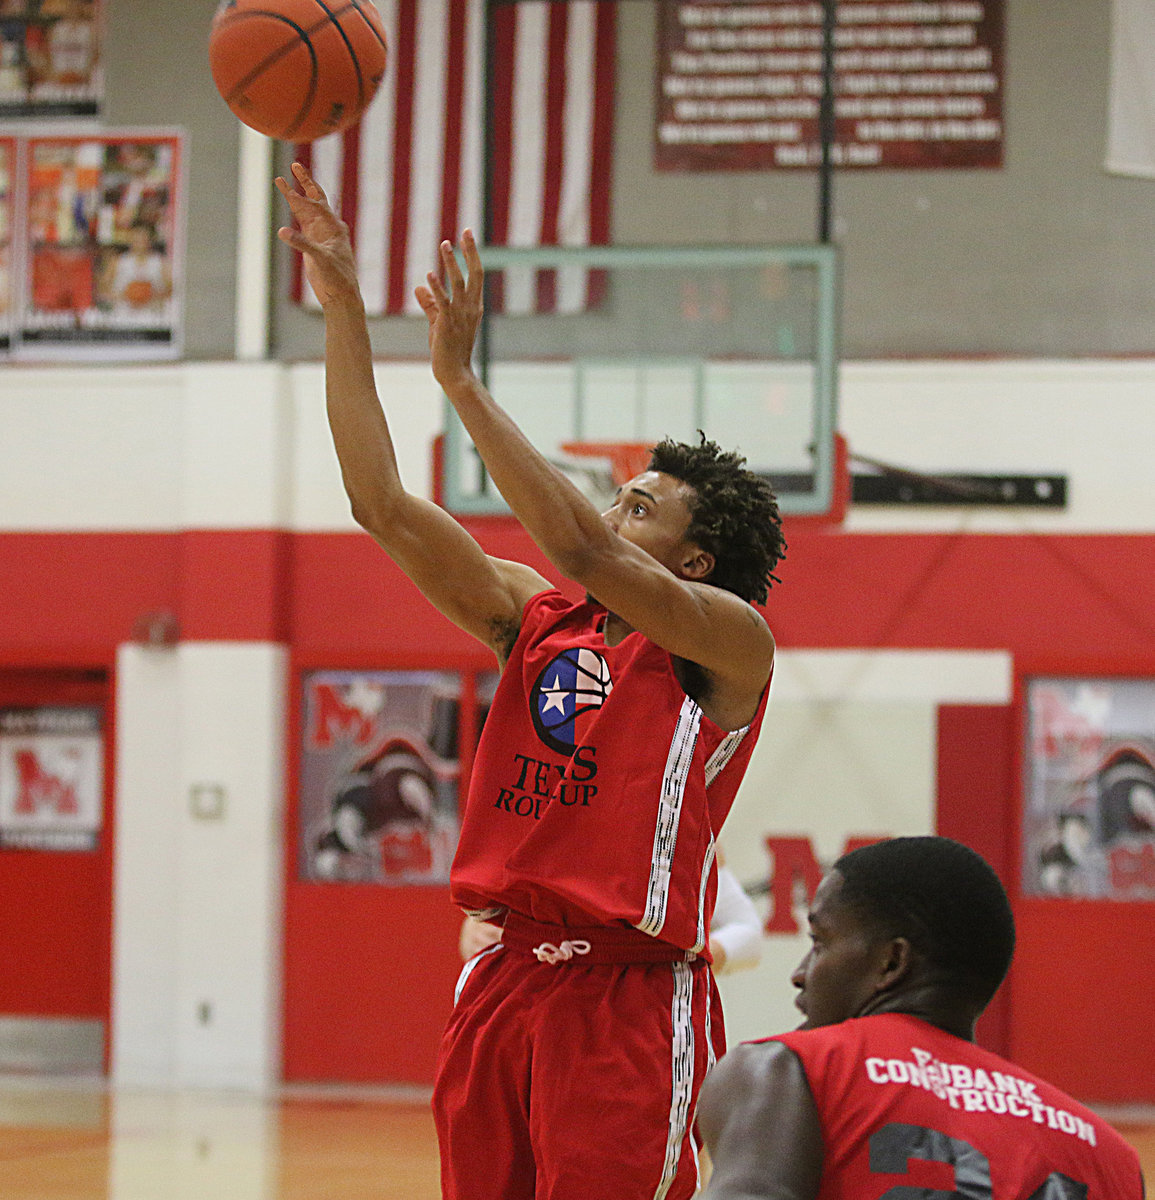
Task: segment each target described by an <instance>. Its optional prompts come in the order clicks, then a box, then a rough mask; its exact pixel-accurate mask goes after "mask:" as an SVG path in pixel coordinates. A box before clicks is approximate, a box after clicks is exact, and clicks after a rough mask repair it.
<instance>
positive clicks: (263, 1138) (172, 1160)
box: [0, 1075, 1155, 1200]
mask: <svg viewBox="0 0 1155 1200" xmlns="http://www.w3.org/2000/svg"><path fill="white" fill-rule="evenodd" d="M1106 1115H1108V1116H1109V1118H1110V1119H1111V1120H1112V1121H1113V1122H1114V1123H1115V1124H1116V1125H1117V1126H1118V1128H1119V1129H1120V1130H1121V1131H1122V1132H1123V1134H1124V1136H1125V1137H1126V1138H1127V1139H1128V1140H1129V1141H1130V1142H1131V1143H1132V1144H1133V1145H1134V1146H1135V1147H1136V1149H1138V1151H1139V1154H1140V1157H1141V1158H1142V1160H1143V1169H1144V1173H1145V1175H1146V1177H1147V1179H1148V1180H1155V1109H1147V1108H1142V1109H1140V1108H1136V1109H1131V1110H1125V1109H1119V1110H1115V1111H1113V1112H1109V1113H1107V1114H1106ZM438 1196H439V1190H438V1185H437V1147H436V1141H435V1138H434V1133H433V1121H432V1118H431V1117H430V1115H429V1107H428V1100H427V1097H425V1096H423V1095H420V1094H417V1093H406V1092H390V1091H385V1090H377V1089H372V1090H371V1089H321V1088H295V1087H287V1088H284V1089H282V1090H281V1091H280V1092H279V1093H277V1094H276V1095H275V1096H272V1097H258V1096H252V1095H247V1094H241V1093H228V1092H192V1091H182V1092H143V1091H128V1090H113V1089H109V1088H107V1087H106V1086H105V1085H104V1083H103V1081H99V1080H89V1081H85V1080H68V1079H60V1078H54V1077H46V1076H20V1075H9V1076H0V1197H2V1198H3V1200H205V1198H206V1197H213V1198H214V1200H215V1198H219V1200H438ZM1104 1200H1106V1198H1104Z"/></svg>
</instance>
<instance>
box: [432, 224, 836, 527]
mask: <svg viewBox="0 0 1155 1200" xmlns="http://www.w3.org/2000/svg"><path fill="white" fill-rule="evenodd" d="M482 262H483V263H484V264H485V267H486V272H487V279H486V284H487V290H486V309H487V315H486V319H485V325H484V328H483V331H482V336H481V338H480V339H479V359H480V361H479V367H480V369H481V371H482V372H483V378H485V380H486V382H487V384H488V386H489V387H490V389H491V390H492V392H493V393H494V395H495V397H496V398H497V399H498V401H499V403H501V405H502V406H503V407H504V408H505V409H506V410H507V411H508V412H509V413H510V414H511V415H512V416H513V418H514V419H515V420H516V421H517V422H518V424H519V425H520V426H521V428H522V429H523V430H524V431H525V432H526V434H527V435H528V436H529V438H530V440H531V441H532V442H533V443H534V445H535V446H537V447H538V449H540V450H541V451H542V452H543V453H544V454H545V455H546V456H547V457H549V458H550V459H551V460H553V461H555V462H557V463H558V464H559V465H561V466H563V467H564V468H565V469H566V470H567V471H569V472H571V473H572V474H573V476H574V478H575V480H576V481H578V482H579V483H585V484H588V485H589V488H590V489H592V491H593V492H594V493H598V492H599V491H600V492H604V484H603V486H601V487H599V486H598V480H599V472H600V476H601V477H608V476H609V475H611V474H612V473H613V472H612V470H611V465H610V462H609V455H608V454H607V456H606V457H605V459H604V460H603V461H602V462H601V463H600V464H599V463H597V461H596V459H597V453H596V444H598V443H601V444H606V445H610V446H630V445H633V446H638V445H648V444H652V443H654V442H656V441H659V440H661V439H662V438H663V437H666V436H670V437H674V438H676V439H678V440H681V441H693V440H696V437H697V431H698V430H702V431H703V432H704V433H705V434H706V436H707V437H710V438H712V439H713V440H715V441H717V442H719V443H720V444H721V445H723V446H724V447H725V448H727V449H737V450H739V451H741V452H742V453H743V454H744V455H745V456H746V459H747V461H748V464H749V466H750V467H751V468H752V469H754V470H756V471H758V472H759V473H760V474H763V475H765V476H767V477H768V478H769V479H771V481H772V482H773V484H774V486H775V488H776V490H777V492H778V495H779V502H780V505H781V508H782V511H783V512H784V513H788V514H797V515H803V514H815V513H824V512H827V511H828V510H829V509H830V507H831V504H832V500H833V494H834V473H835V472H834V462H833V459H834V453H833V444H834V427H835V411H836V378H837V319H836V318H837V297H836V291H837V279H836V258H835V251H834V249H833V248H832V247H830V246H725V247H680V248H674V247H646V248H640V247H639V248H631V247H620V246H595V247H583V248H580V249H579V248H568V247H556V246H555V247H540V248H533V249H511V248H505V247H502V248H497V247H486V248H483V249H482ZM591 444H593V447H592V448H591ZM575 445H576V446H578V447H580V449H578V450H576V451H575V449H574V447H575ZM567 447H568V449H567ZM591 468H592V469H591ZM444 469H445V477H444V502H445V504H446V507H447V508H449V509H450V511H453V512H457V513H461V514H482V513H499V512H503V511H506V510H505V506H504V502H503V501H502V499H501V497H500V495H499V494H498V493H497V491H496V489H495V488H494V487H493V485H492V483H491V481H490V480H489V479H488V477H487V475H486V473H485V470H484V467H483V465H482V464H481V462H480V459H479V458H478V456H477V453H476V451H475V450H474V448H473V445H472V443H471V442H470V441H469V438H468V436H467V435H466V433H465V431H464V428H463V427H462V425H461V423H460V421H459V420H458V419H457V416H456V414H455V413H454V412H453V410H452V408H450V407H449V406H448V405H447V406H446V438H445V463H444ZM587 490H589V489H587ZM595 498H597V499H599V500H600V499H603V498H604V497H603V496H602V495H595Z"/></svg>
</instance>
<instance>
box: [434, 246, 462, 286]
mask: <svg viewBox="0 0 1155 1200" xmlns="http://www.w3.org/2000/svg"><path fill="white" fill-rule="evenodd" d="M440 249H441V265H442V267H443V268H444V269H445V278H446V279H447V280H448V281H449V288H448V291H449V293H450V294H451V295H453V296H455V297H460V296H461V293H462V292H463V291H464V290H465V279H464V277H463V276H462V274H461V267H460V266H459V265H458V262H457V255H456V254H454V253H453V243H452V242H449V241H445V242H442V243H441V247H440Z"/></svg>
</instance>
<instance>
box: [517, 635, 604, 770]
mask: <svg viewBox="0 0 1155 1200" xmlns="http://www.w3.org/2000/svg"><path fill="white" fill-rule="evenodd" d="M613 686H614V684H613V680H612V679H611V678H610V667H609V663H607V662H606V660H605V659H604V658H602V656H601V655H600V654H598V653H596V652H595V651H593V650H584V649H579V648H577V647H572V648H571V649H569V650H563V651H562V652H561V654H559V655H558V656H557V657H556V658H555V659H553V660H552V661H551V662H550V663H549V664H548V665H547V666H546V668H545V670H544V671H542V673H541V674H540V675H539V676H538V677H537V682H536V683H535V684H534V685H533V690H532V692H531V693H530V697H529V707H530V712H531V714H532V715H533V727H534V729H535V730H536V731H537V736H538V737H539V738H541V740H542V741H543V742H544V743H545V744H546V745H547V746H548V747H549V748H550V749H551V750H556V751H557V752H558V753H559V754H564V755H565V756H566V757H567V758H568V757H569V756H570V755H572V754H573V752H574V750H575V749H576V747H577V745H578V742H579V741H581V740H582V738H583V737H584V734H585V731H586V729H587V728H588V727H589V726H590V725H591V724H593V721H594V718H595V717H596V716H597V712H598V709H600V708H601V706H602V705H603V704H604V703H605V702H606V697H607V696H609V694H610V692H611V691H612V690H613Z"/></svg>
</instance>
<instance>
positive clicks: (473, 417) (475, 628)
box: [277, 164, 785, 1200]
mask: <svg viewBox="0 0 1155 1200" xmlns="http://www.w3.org/2000/svg"><path fill="white" fill-rule="evenodd" d="M293 176H294V184H290V183H289V182H287V181H286V180H284V179H278V180H277V187H278V189H279V190H280V192H281V194H282V195H283V196H284V198H285V200H286V201H287V203H288V205H289V208H290V211H291V212H292V215H293V217H294V218H295V221H296V226H297V228H295V229H290V228H284V229H281V230H280V233H279V236H280V237H281V239H282V240H283V241H285V242H286V243H287V244H288V245H289V246H291V247H292V248H293V249H294V250H296V251H298V252H300V253H301V254H302V255H304V260H305V269H306V272H307V274H308V278H309V282H310V284H311V285H312V287H313V291H314V292H315V294H316V296H317V299H318V300H319V301H320V303H321V306H322V309H323V311H324V314H325V363H326V398H327V407H328V416H329V423H330V428H331V430H332V435H333V440H334V443H335V446H336V449H337V456H338V458H339V460H340V464H341V472H342V476H343V479H344V483H345V488H346V491H347V492H348V495H349V498H350V501H351V503H352V509H353V514H354V517H355V518H356V520H357V521H358V522H359V523H360V524H361V525H362V526H363V527H364V528H365V529H366V530H367V531H368V532H369V533H371V534H372V535H373V537H374V538H375V539H376V540H377V542H378V543H379V544H380V545H381V546H382V548H383V549H384V550H385V551H386V553H388V554H389V556H390V557H391V558H392V559H393V561H394V562H395V563H396V564H397V565H398V566H399V567H400V568H401V570H402V571H404V572H405V573H406V574H407V575H408V576H409V578H410V579H412V580H413V582H414V583H415V584H416V585H417V587H418V588H419V589H420V590H421V591H422V592H423V593H424V594H425V596H426V597H427V598H428V599H429V600H430V601H431V602H432V603H433V604H434V605H435V606H436V607H437V608H438V609H439V610H440V611H441V612H442V613H444V614H445V615H446V616H447V617H448V618H449V619H450V620H452V621H454V622H455V623H456V624H457V625H459V626H460V627H461V628H462V629H464V630H466V631H467V632H469V633H471V634H472V635H473V636H474V637H476V638H477V639H478V640H479V641H481V642H482V643H484V644H485V645H486V646H488V647H489V648H490V649H491V650H492V651H493V652H494V654H495V655H496V656H497V659H498V662H499V663H500V665H501V668H502V677H501V681H500V684H499V686H498V689H497V693H496V696H495V697H494V701H493V705H492V707H491V709H490V713H489V716H488V718H487V720H486V724H485V729H484V732H483V735H482V738H481V742H480V745H479V747H478V750H477V755H476V760H475V764H474V768H473V776H472V779H471V781H470V787H469V796H468V799H467V801H466V805H465V810H464V813H463V816H462V827H461V837H460V842H459V846H458V850H457V855H456V858H455V860H454V865H453V871H452V879H451V891H452V896H453V899H454V901H455V902H456V903H457V904H459V905H460V906H461V907H462V908H463V909H464V910H465V911H466V912H468V913H471V914H473V915H475V916H478V917H480V918H483V919H489V920H495V921H497V922H499V923H501V924H502V926H503V932H502V938H501V941H500V942H499V943H498V944H496V945H495V946H491V947H489V948H488V949H486V950H484V951H482V952H481V953H479V954H477V955H475V956H474V957H473V958H471V959H470V960H469V962H467V963H466V965H465V968H464V970H463V972H462V976H461V979H460V981H459V984H458V995H457V1001H456V1005H455V1008H454V1012H453V1015H452V1017H451V1019H450V1022H449V1026H448V1028H447V1030H446V1033H445V1037H444V1040H443V1043H442V1048H441V1053H440V1057H439V1062H438V1076H437V1082H436V1087H435V1091H434V1100H433V1107H434V1115H435V1118H436V1123H437V1129H438V1138H439V1142H440V1148H441V1163H442V1189H443V1194H444V1196H445V1197H447V1198H448V1200H534V1198H536V1200H544V1198H545V1197H549V1198H550V1200H643V1198H644V1200H653V1198H658V1200H661V1198H663V1197H670V1198H672V1200H685V1198H688V1197H689V1196H691V1195H692V1194H693V1192H694V1191H695V1188H696V1186H697V1183H698V1179H697V1159H696V1155H695V1152H694V1145H693V1141H692V1136H691V1132H690V1130H691V1123H692V1120H693V1115H694V1107H695V1103H696V1098H697V1093H698V1088H699V1086H700V1084H701V1081H702V1078H703V1077H704V1075H705V1073H706V1071H707V1069H708V1068H709V1067H710V1065H711V1064H712V1063H713V1061H714V1059H715V1057H716V1055H717V1054H718V1053H719V1052H720V1051H721V1049H722V1027H721V1009H720V1006H719V1004H718V998H717V992H716V989H715V987H714V982H713V977H712V974H711V971H710V969H709V946H708V933H707V931H708V928H709V924H710V916H711V912H712V909H713V906H714V898H715V893H716V870H715V866H714V857H715V846H716V843H715V839H716V837H717V834H718V831H719V829H720V828H721V825H722V822H723V820H724V819H725V817H726V814H727V812H728V811H729V808H730V805H731V803H732V801H733V798H734V793H735V791H736V790H737V787H738V784H739V782H740V781H741V778H742V775H743V773H744V772H745V769H746V766H747V763H748V762H749V758H750V754H751V751H752V749H753V746H754V742H755V739H756V737H757V735H758V731H759V728H760V726H761V723H762V719H763V714H764V712H765V708H766V700H767V695H768V688H769V683H770V675H771V670H772V668H773V662H774V639H773V637H772V636H771V633H770V630H769V628H768V626H767V624H766V622H765V620H764V619H763V617H762V616H761V614H760V613H759V612H758V611H757V610H756V609H755V608H754V604H756V603H761V602H763V601H764V600H765V598H766V595H767V590H768V587H769V580H770V578H772V576H771V572H772V571H773V569H774V566H775V564H776V563H777V562H778V560H779V559H780V558H781V556H782V554H783V551H784V549H785V543H784V542H783V538H782V529H781V523H780V520H779V515H778V507H777V503H776V500H775V498H774V494H773V492H772V491H771V490H770V488H769V486H768V485H767V484H766V483H765V482H764V481H763V480H761V479H759V478H758V477H757V476H755V475H754V474H752V473H751V472H749V471H747V470H746V469H745V467H744V460H743V459H741V458H740V457H739V456H737V455H736V454H732V453H726V452H723V451H722V450H720V449H719V448H718V447H717V446H716V445H714V444H713V443H711V442H707V441H706V440H705V439H704V438H703V439H702V443H701V444H700V445H682V444H677V443H674V442H670V441H665V442H662V443H660V444H659V445H657V446H656V447H654V450H653V453H652V458H651V461H650V464H649V469H647V470H646V471H644V472H643V473H642V474H640V475H638V476H637V477H636V478H634V479H632V480H630V481H629V482H628V483H626V484H625V486H624V487H622V488H621V489H620V491H619V493H618V495H617V497H616V499H615V500H614V502H613V504H612V505H611V507H610V508H609V509H608V510H607V511H606V512H604V513H599V512H598V511H597V510H596V508H595V507H594V506H593V505H592V504H591V503H590V502H589V501H588V500H587V499H586V497H585V496H583V495H582V494H581V492H580V491H579V490H578V489H577V488H576V487H575V486H574V485H573V484H572V483H571V481H570V480H569V479H568V478H566V476H565V475H564V474H563V473H562V472H560V471H559V470H557V469H556V468H555V467H554V466H552V465H551V464H550V463H549V462H548V461H547V460H546V459H545V458H544V457H543V456H542V455H541V454H539V453H538V451H537V450H536V449H535V448H534V447H533V445H532V444H531V443H530V442H529V441H528V439H527V438H526V437H525V436H524V435H523V434H522V432H521V431H520V430H519V429H518V427H517V426H516V425H515V424H514V422H513V421H512V420H511V419H510V417H509V416H508V415H507V414H506V413H505V412H504V411H503V410H502V409H501V408H500V407H499V406H498V405H497V403H496V402H495V401H494V399H493V398H492V397H491V396H490V395H489V393H488V392H487V391H486V389H485V388H484V387H483V386H482V385H481V383H480V381H479V380H478V378H477V376H476V375H475V374H474V371H473V368H472V366H471V359H472V354H473V346H474V339H475V336H476V333H477V329H478V325H479V322H480V320H481V312H482V280H483V274H482V267H481V261H480V257H479V255H478V250H477V246H476V244H475V242H474V239H473V236H472V235H471V234H470V233H469V231H468V230H467V231H466V232H465V233H464V234H463V235H462V238H461V250H462V253H463V256H464V260H465V266H466V271H465V273H463V272H462V271H461V269H460V267H459V265H458V262H457V260H456V258H455V257H454V253H453V248H452V246H451V245H450V244H449V243H448V242H445V243H443V244H442V246H441V263H440V267H441V274H434V273H431V274H430V275H429V276H428V277H427V284H426V286H424V287H421V288H419V289H418V290H417V297H418V300H419V301H420V303H421V307H422V308H423V310H424V312H425V315H426V317H427V318H428V321H429V350H430V358H431V361H432V366H433V374H434V376H435V378H436V380H437V382H438V383H439V384H440V385H441V387H442V388H443V389H444V391H445V394H446V395H447V396H448V398H449V400H450V402H451V403H452V404H453V406H454V408H455V409H456V410H457V412H458V414H459V415H460V417H461V420H462V422H463V423H464V425H465V428H466V429H467V430H468V432H469V434H470V436H471V437H472V439H473V442H474V445H475V446H476V447H477V450H478V452H479V453H480V455H481V457H482V459H483V461H484V463H485V466H486V469H487V470H488V472H489V474H490V476H491V478H492V479H493V481H494V483H495V484H496V485H497V487H498V488H499V489H500V491H501V493H502V495H503V496H504V497H505V499H506V501H507V502H508V504H509V506H510V508H511V509H512V511H513V513H514V515H515V516H516V517H517V519H518V520H519V521H520V522H521V523H522V525H523V526H524V527H525V529H526V530H527V531H528V532H529V534H530V535H531V537H532V538H533V540H534V541H535V542H536V543H537V545H538V546H539V547H540V548H541V550H542V552H543V553H544V554H545V556H546V558H547V559H548V560H549V561H550V562H551V563H552V564H553V566H554V567H555V568H556V569H557V571H558V572H559V573H560V574H561V575H562V576H564V577H566V578H568V579H570V580H572V581H574V582H575V583H577V584H578V585H580V587H581V588H582V589H584V591H585V592H586V599H585V600H584V601H582V602H580V603H573V602H571V601H569V600H567V599H566V598H565V597H564V596H563V595H562V593H561V592H559V591H558V590H557V589H556V588H554V587H553V586H552V585H551V584H550V582H549V581H548V580H547V579H545V578H544V577H543V576H541V575H540V574H539V573H538V572H537V571H536V570H534V569H532V568H531V567H529V566H527V565H525V564H523V563H518V562H511V561H507V560H503V559H499V558H495V557H492V556H491V555H488V554H486V553H485V552H484V550H483V549H482V548H481V546H480V545H479V544H478V543H477V542H476V541H475V540H474V539H473V538H472V537H471V536H470V535H469V534H468V533H467V532H466V531H465V530H464V529H463V528H462V527H461V526H460V525H459V524H458V523H457V522H456V521H455V520H454V519H453V518H452V517H451V516H450V515H449V514H448V513H446V512H445V511H443V510H442V509H441V508H439V507H438V506H437V505H435V504H433V503H431V502H430V501H427V500H425V499H424V498H421V497H417V496H413V495H411V494H409V493H407V492H406V491H405V489H404V487H403V486H402V483H401V479H400V476H399V474H398V470H397V462H396V458H395V455H394V450H393V445H392V442H391V440H390V436H389V428H388V424H387V421H386V418H385V414H384V411H383V409H382V406H381V403H380V401H379V399H378V396H377V391H376V387H375V384H374V379H373V366H372V357H371V351H370V343H369V335H368V330H367V326H366V322H365V312H364V306H363V304H362V300H361V295H360V292H359V288H358V284H357V277H356V269H355V266H354V260H353V256H352V251H351V249H350V245H349V237H348V230H347V228H346V227H345V225H344V224H343V223H342V222H341V221H340V220H339V218H338V217H337V216H335V214H334V213H333V212H332V210H331V209H330V207H329V205H328V203H327V202H326V199H325V196H324V193H323V192H322V190H321V189H320V188H319V187H318V186H317V184H316V183H315V182H314V180H313V179H312V178H311V177H310V175H309V173H308V172H307V171H306V170H305V169H304V168H303V167H302V166H301V165H300V164H294V166H293Z"/></svg>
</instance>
